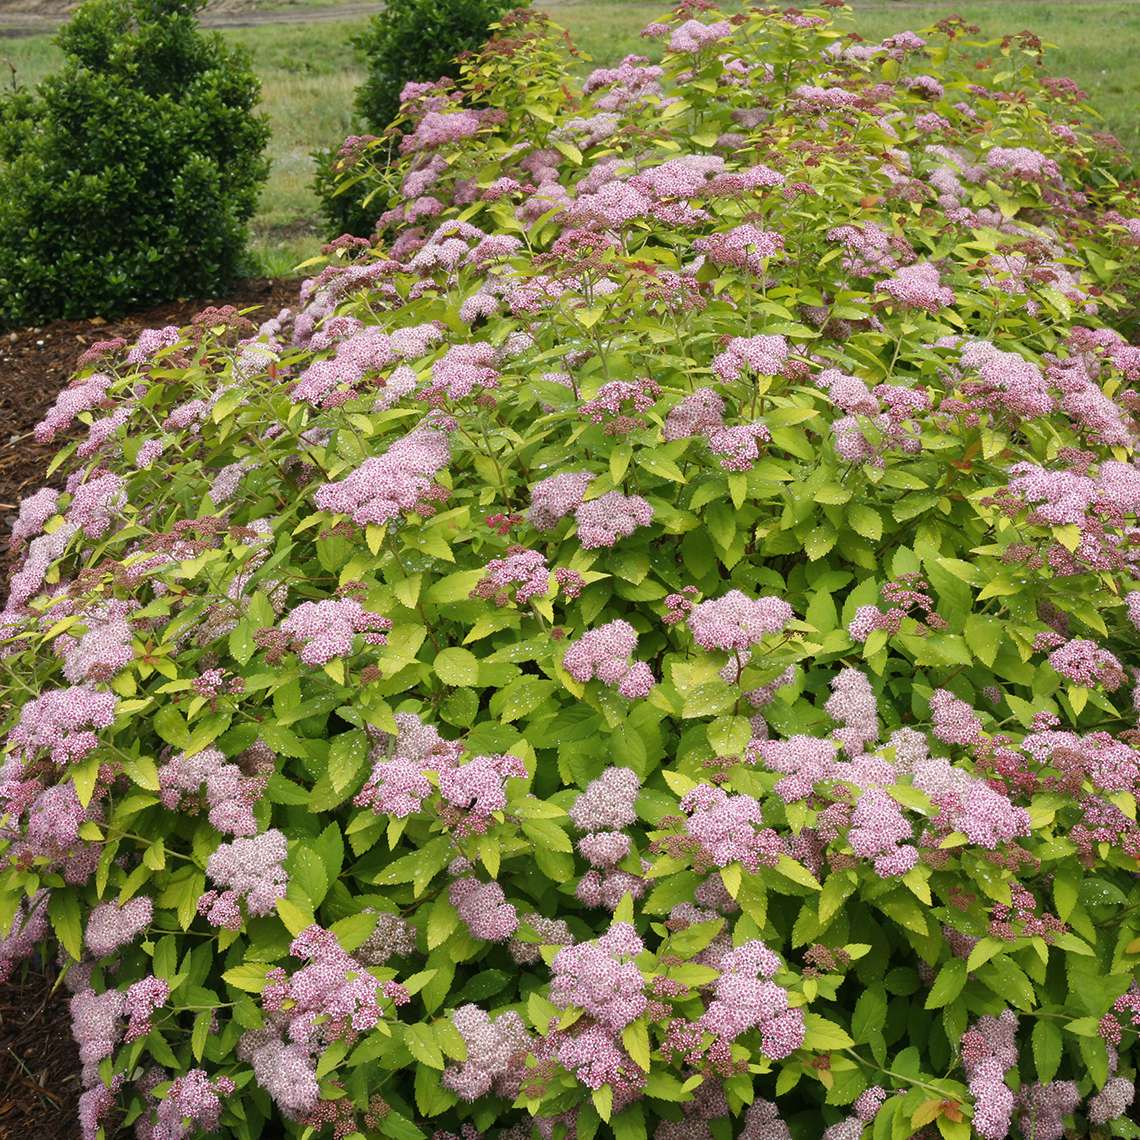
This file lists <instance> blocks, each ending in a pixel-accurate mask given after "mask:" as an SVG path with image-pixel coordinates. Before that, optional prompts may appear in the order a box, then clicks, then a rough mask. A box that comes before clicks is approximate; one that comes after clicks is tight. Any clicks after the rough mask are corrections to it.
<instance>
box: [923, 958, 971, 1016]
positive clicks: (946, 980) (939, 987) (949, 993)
mask: <svg viewBox="0 0 1140 1140" xmlns="http://www.w3.org/2000/svg"><path fill="white" fill-rule="evenodd" d="M965 984H966V963H965V962H963V961H962V959H961V958H950V959H948V960H947V961H946V962H944V963H943V964H942V968H941V969H940V970H939V971H938V976H937V977H936V978H935V979H934V985H932V986H931V987H930V993H929V994H928V995H927V997H926V1004H925V1006H924V1007H923V1008H925V1009H941V1008H942V1007H943V1006H944V1005H949V1004H950V1003H951V1002H952V1001H953V1000H954V999H955V998H956V997H957V996H958V995H959V994H960V993H961V992H962V988H963V987H964V986H965Z"/></svg>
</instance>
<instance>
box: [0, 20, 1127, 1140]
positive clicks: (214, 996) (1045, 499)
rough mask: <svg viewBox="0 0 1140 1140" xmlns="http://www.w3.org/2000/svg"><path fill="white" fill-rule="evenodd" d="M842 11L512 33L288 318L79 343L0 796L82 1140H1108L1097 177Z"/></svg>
mask: <svg viewBox="0 0 1140 1140" xmlns="http://www.w3.org/2000/svg"><path fill="white" fill-rule="evenodd" d="M840 15H842V13H840ZM831 18H832V17H831V14H830V13H828V12H827V11H826V10H811V11H807V12H796V11H794V10H792V11H789V12H786V13H777V12H769V11H759V10H757V11H752V12H747V13H745V14H743V15H740V16H733V17H731V18H728V17H724V16H722V15H720V14H719V13H718V12H716V11H715V10H707V11H705V10H698V9H697V8H695V7H694V8H688V9H682V10H680V11H679V12H677V13H676V14H675V15H674V16H673V17H672V18H670V19H667V20H664V21H662V22H661V23H657V24H653V25H651V27H650V28H649V29H647V34H648V35H649V36H652V37H660V38H661V39H663V40H664V41H665V52H664V57H663V60H662V62H661V63H660V65H648V64H646V63H645V62H643V61H642V60H640V59H637V58H630V59H626V60H625V61H624V62H622V63H621V64H620V65H619V66H617V67H614V68H610V69H603V70H601V71H597V72H595V73H594V74H592V75H590V76H589V78H588V79H587V80H586V81H585V82H584V84H583V85H582V87H581V88H578V87H575V86H572V85H571V80H570V79H569V78H568V74H569V73H568V69H567V65H566V56H565V53H564V51H563V49H562V48H561V47H560V46H559V43H560V40H559V32H558V29H555V28H553V27H550V26H548V25H547V24H545V23H544V22H543V21H542V20H541V19H539V18H538V17H522V16H520V17H518V18H517V19H512V20H508V21H507V23H506V27H505V28H504V31H503V33H502V35H501V36H500V37H499V38H498V39H497V40H496V41H495V42H494V43H492V44H491V45H490V47H489V48H488V49H487V50H486V51H485V52H484V53H482V55H481V56H480V57H479V58H477V59H475V60H473V61H471V62H470V63H469V64H468V66H467V67H466V69H465V74H464V76H463V78H462V81H461V82H460V83H459V84H458V85H457V86H451V85H448V84H439V85H432V86H421V87H413V88H412V89H410V90H409V91H408V93H407V94H408V99H407V102H406V104H405V111H404V114H405V117H406V122H405V124H404V126H405V127H406V128H407V129H406V130H403V131H402V134H403V139H402V142H401V143H400V150H401V152H402V159H401V164H400V165H399V166H398V167H397V168H395V169H393V167H392V166H391V164H390V163H388V162H387V161H386V159H385V160H384V161H374V160H373V153H374V151H380V150H381V149H382V148H383V147H384V146H385V145H386V143H385V142H384V141H380V142H377V143H374V144H361V145H360V152H359V154H358V155H357V156H356V165H355V166H354V168H353V171H354V173H353V176H354V177H356V176H359V177H361V179H362V181H363V182H366V183H370V184H373V185H375V187H376V188H377V190H378V191H381V190H383V191H384V192H387V193H393V188H395V191H394V200H395V202H396V204H395V205H393V206H392V207H391V208H390V211H389V213H388V214H387V216H386V217H385V218H384V219H383V229H382V232H381V235H380V237H379V239H378V241H377V243H376V244H375V245H374V246H369V245H368V243H367V242H362V241H360V240H351V239H345V240H344V241H342V242H340V243H339V247H338V250H337V253H336V257H335V258H334V259H333V260H332V262H331V263H330V264H329V266H328V267H327V268H325V269H324V270H323V271H322V272H321V273H320V274H319V275H318V276H316V277H315V278H313V279H312V280H310V281H309V282H307V283H306V285H305V286H304V288H303V290H302V293H301V298H300V302H299V305H298V307H297V308H296V310H295V311H284V312H282V313H280V314H279V315H277V316H276V317H274V318H273V319H270V320H268V321H266V322H265V323H264V324H263V325H262V326H261V327H260V329H253V328H251V327H250V325H249V324H248V322H247V321H246V320H245V319H244V318H243V317H242V316H241V315H240V314H236V313H233V312H227V311H210V312H206V313H203V314H202V315H201V317H200V318H199V319H198V320H197V321H195V322H194V324H193V326H192V327H190V328H187V329H181V330H180V329H177V328H166V329H156V330H151V331H149V332H147V333H145V334H143V335H142V336H141V337H140V338H139V340H138V342H137V343H136V344H134V345H133V346H126V345H122V344H119V343H114V342H112V343H108V344H103V345H99V346H96V347H94V348H92V349H91V350H90V351H89V352H88V353H86V354H85V357H84V359H83V361H82V362H81V365H80V371H79V375H78V379H77V381H76V383H75V384H74V385H73V386H72V387H70V388H68V389H67V390H66V391H65V392H64V393H63V394H62V395H61V396H60V398H59V401H58V403H57V404H56V406H55V408H54V409H53V410H52V411H51V413H50V414H49V415H48V417H47V418H46V419H45V420H44V422H43V423H42V424H41V425H40V427H39V429H38V436H39V438H40V439H41V440H46V439H52V438H54V437H56V436H59V437H60V438H61V439H68V440H70V442H69V443H68V444H67V446H66V447H65V448H64V450H63V452H62V457H61V460H60V462H61V463H62V464H63V471H65V472H66V473H67V481H66V485H65V489H64V490H63V491H60V492H57V491H55V490H43V491H40V492H38V493H37V494H35V495H34V496H32V497H31V498H29V499H27V500H26V501H25V502H24V503H23V504H22V505H21V507H20V511H19V514H18V517H17V519H16V522H15V527H14V531H13V536H12V541H13V543H14V545H15V546H16V548H17V551H18V552H19V560H18V564H17V569H16V571H15V573H14V575H13V577H12V581H11V594H10V597H9V600H8V603H7V608H6V609H5V611H4V612H3V629H4V641H3V646H4V656H3V666H4V668H5V670H6V673H7V685H6V689H5V692H6V695H7V697H8V705H9V709H8V714H7V721H6V734H7V735H6V740H7V745H6V748H7V758H6V761H5V764H4V767H3V772H2V777H0V796H2V797H3V805H4V810H5V813H6V816H5V828H6V830H5V839H4V845H5V846H4V870H3V876H2V878H0V900H2V908H3V924H4V925H3V929H4V930H6V931H8V934H7V939H6V941H5V942H4V943H3V949H2V951H0V961H2V962H3V963H4V969H5V970H11V969H18V968H20V967H19V966H18V964H17V963H18V960H19V958H20V957H21V956H22V955H24V954H27V953H30V952H32V951H34V950H35V948H36V947H37V945H40V944H41V943H47V944H51V943H53V942H54V943H55V944H57V945H58V954H59V957H60V961H61V963H62V964H63V969H64V975H63V976H64V981H65V982H66V984H67V986H68V987H69V989H70V991H71V993H72V995H73V996H72V997H71V998H70V1001H71V1010H72V1014H73V1018H74V1032H75V1036H76V1039H77V1041H78V1043H79V1049H80V1057H81V1060H82V1064H83V1073H82V1077H83V1083H84V1087H85V1090H86V1091H85V1092H84V1094H83V1100H82V1109H81V1122H80V1127H81V1132H80V1134H81V1135H82V1136H83V1137H84V1138H85V1140H95V1138H96V1137H98V1136H99V1134H100V1129H102V1130H103V1131H104V1132H105V1133H106V1132H109V1131H110V1130H112V1129H114V1128H119V1129H122V1128H133V1129H134V1132H135V1134H136V1135H137V1136H138V1137H141V1138H143V1140H148V1138H149V1140H155V1138H161V1140H168V1138H170V1137H185V1136H197V1135H204V1134H207V1133H209V1132H211V1131H214V1132H219V1133H221V1134H222V1135H223V1136H230V1137H240V1138H243V1140H245V1138H253V1137H258V1136H264V1137H276V1136H280V1135H282V1134H285V1135H288V1136H295V1137H307V1136H314V1135H318V1134H323V1135H332V1136H334V1137H353V1138H355V1140H359V1138H360V1137H362V1136H363V1137H377V1136H385V1137H392V1138H395V1140H419V1138H421V1137H428V1136H432V1137H436V1138H438V1140H447V1138H449V1137H450V1138H455V1137H462V1138H464V1140H470V1138H474V1137H479V1136H485V1137H491V1138H499V1137H503V1138H508V1140H522V1138H524V1137H533V1136H539V1137H548V1138H551V1140H558V1138H562V1137H578V1138H582V1140H586V1138H590V1137H595V1136H597V1137H605V1136H614V1137H617V1138H619V1140H641V1138H643V1137H646V1138H647V1137H653V1138H654V1140H678V1138H689V1137H694V1138H702V1137H712V1138H714V1140H729V1138H730V1137H734V1136H737V1137H746V1138H748V1140H781V1138H784V1140H786V1138H788V1137H795V1138H796V1140H818V1138H819V1137H821V1136H825V1137H827V1138H828V1140H841V1138H850V1140H856V1138H860V1137H862V1138H863V1140H868V1138H870V1140H884V1138H885V1140H899V1138H903V1137H909V1136H922V1137H927V1138H930V1137H941V1138H943V1140H967V1138H968V1137H971V1136H977V1137H981V1138H983V1140H1000V1138H1002V1137H1017V1138H1021V1140H1046V1138H1053V1140H1058V1138H1060V1137H1062V1136H1068V1137H1073V1136H1081V1137H1090V1138H1096V1140H1104V1138H1106V1137H1113V1136H1115V1137H1122V1136H1136V1135H1137V1134H1138V1130H1137V1127H1136V1125H1135V1123H1134V1122H1133V1121H1134V1117H1132V1118H1130V1117H1129V1115H1128V1114H1129V1112H1130V1111H1131V1112H1133V1113H1134V1112H1135V1106H1132V1107H1131V1109H1130V1105H1131V1102H1132V1099H1133V1093H1134V1084H1135V1079H1136V1061H1137V1050H1136V1040H1137V1029H1138V1027H1140V989H1138V988H1137V985H1136V983H1135V980H1134V979H1135V975H1136V967H1137V964H1138V963H1140V883H1138V880H1137V870H1138V867H1140V863H1138V859H1140V829H1138V826H1137V820H1136V795H1137V790H1138V776H1140V769H1138V765H1137V761H1138V752H1137V740H1138V737H1137V729H1136V718H1137V712H1136V706H1135V698H1134V694H1135V692H1136V687H1135V686H1136V679H1135V675H1136V669H1137V666H1140V655H1138V654H1137V650H1136V645H1137V625H1138V623H1140V586H1138V583H1137V569H1136V567H1137V553H1136V552H1137V543H1136V537H1137V535H1138V534H1140V531H1138V530H1137V511H1138V508H1140V470H1138V468H1137V465H1136V457H1137V452H1136V442H1137V420H1136V409H1137V403H1138V399H1137V394H1136V383H1137V380H1138V379H1140V350H1138V349H1137V348H1135V347H1131V346H1130V345H1129V344H1128V343H1127V341H1126V340H1125V339H1123V338H1122V337H1121V336H1120V335H1119V334H1118V333H1117V332H1115V331H1113V323H1114V321H1115V320H1116V319H1117V316H1118V314H1119V313H1121V312H1122V311H1123V309H1124V307H1126V306H1127V304H1128V303H1129V302H1128V301H1127V299H1126V296H1125V288H1126V287H1127V285H1128V282H1129V280H1130V279H1131V277H1134V275H1135V271H1136V266H1137V249H1138V244H1137V243H1138V241H1140V221H1138V220H1137V217H1138V211H1137V209H1136V204H1135V202H1134V201H1132V200H1131V199H1130V198H1129V196H1128V194H1127V192H1126V191H1125V189H1123V187H1125V186H1126V181H1125V179H1126V177H1127V171H1126V169H1125V168H1124V166H1123V164H1122V161H1121V159H1120V156H1119V154H1118V153H1117V152H1116V151H1115V150H1114V149H1113V148H1112V146H1111V144H1110V142H1109V140H1106V139H1103V138H1099V137H1098V136H1097V135H1095V134H1093V133H1091V131H1090V130H1089V129H1088V128H1087V127H1086V126H1085V125H1084V114H1085V112H1084V109H1083V107H1082V104H1081V99H1082V97H1081V95H1080V93H1079V92H1078V91H1077V90H1076V89H1075V88H1074V87H1073V85H1072V84H1070V83H1067V82H1065V81H1063V80H1054V79H1048V78H1044V79H1043V78H1040V76H1041V74H1042V72H1041V70H1040V68H1039V45H1038V44H1037V43H1036V42H1035V41H1034V40H1033V39H1032V37H1028V36H1022V37H1019V38H1017V39H1013V40H1009V41H992V42H985V41H981V40H979V39H978V38H977V36H975V35H974V33H973V32H971V31H970V29H968V28H966V27H964V26H963V25H962V24H961V23H960V22H955V21H950V22H947V23H945V24H943V25H941V26H940V27H938V28H934V29H929V30H927V31H924V32H922V34H921V35H917V34H914V33H910V32H904V33H901V34H899V35H896V36H892V37H891V38H889V39H887V40H885V41H884V42H883V43H881V44H877V45H871V44H866V43H862V42H858V41H856V40H853V39H852V38H851V37H849V36H848V35H846V33H845V32H844V29H843V25H842V24H840V25H839V26H835V25H833V24H832V23H831V22H830V21H831Z"/></svg>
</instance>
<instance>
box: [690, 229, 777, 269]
mask: <svg viewBox="0 0 1140 1140" xmlns="http://www.w3.org/2000/svg"><path fill="white" fill-rule="evenodd" d="M693 247H694V248H695V249H697V250H699V251H700V252H701V253H703V254H704V255H705V256H706V257H707V258H708V259H709V261H711V262H712V263H713V265H716V266H719V267H720V268H721V269H742V270H745V271H746V272H748V273H754V274H757V275H759V274H762V273H763V272H764V271H765V269H766V268H767V266H768V261H769V259H770V258H773V257H775V256H776V254H778V253H780V252H781V250H783V248H784V239H783V238H782V237H781V236H780V235H779V234H778V233H776V232H775V231H774V230H762V229H760V228H759V227H758V226H754V225H753V224H752V223H751V222H745V223H744V225H742V226H737V227H736V228H735V229H731V230H728V231H727V232H725V233H716V234H711V235H710V236H709V237H707V238H697V239H696V241H694V242H693Z"/></svg>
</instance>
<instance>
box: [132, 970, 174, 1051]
mask: <svg viewBox="0 0 1140 1140" xmlns="http://www.w3.org/2000/svg"><path fill="white" fill-rule="evenodd" d="M169 1000H170V985H169V983H167V982H166V981H165V980H164V979H162V978H156V977H154V976H153V975H150V976H148V977H145V978H140V979H139V980H138V981H137V982H134V983H132V984H131V985H130V986H128V987H127V994H126V1000H125V1002H124V1003H123V1010H124V1012H125V1013H126V1015H127V1018H128V1019H129V1020H128V1022H127V1028H126V1032H125V1033H124V1034H123V1040H124V1041H126V1042H127V1043H130V1042H131V1041H137V1040H138V1039H139V1038H140V1037H145V1036H146V1035H147V1034H148V1033H149V1032H150V1031H151V1018H152V1017H153V1016H154V1014H155V1012H156V1011H157V1010H159V1009H161V1008H162V1006H164V1005H165V1004H166V1003H167V1002H168V1001H169Z"/></svg>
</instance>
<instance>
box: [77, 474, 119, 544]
mask: <svg viewBox="0 0 1140 1140" xmlns="http://www.w3.org/2000/svg"><path fill="white" fill-rule="evenodd" d="M125 486H126V484H125V483H124V481H123V478H122V476H120V475H115V474H113V473H112V472H110V471H105V472H102V473H101V474H100V473H97V474H95V475H93V476H92V477H91V478H90V479H88V480H87V481H86V482H85V483H81V484H80V485H79V486H77V487H75V488H74V490H72V493H71V504H70V505H69V506H68V508H67V514H66V518H67V521H68V522H70V523H73V524H74V525H75V526H77V527H79V529H80V530H82V531H83V533H84V534H85V535H87V537H88V538H102V537H103V536H104V535H105V534H106V533H107V531H109V530H110V529H111V525H112V524H113V523H114V522H115V518H116V516H117V514H118V512H119V511H120V510H122V508H123V506H124V504H125V503H126V501H127V493H126V490H125V489H124V488H125ZM69 489H71V488H70V483H69Z"/></svg>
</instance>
